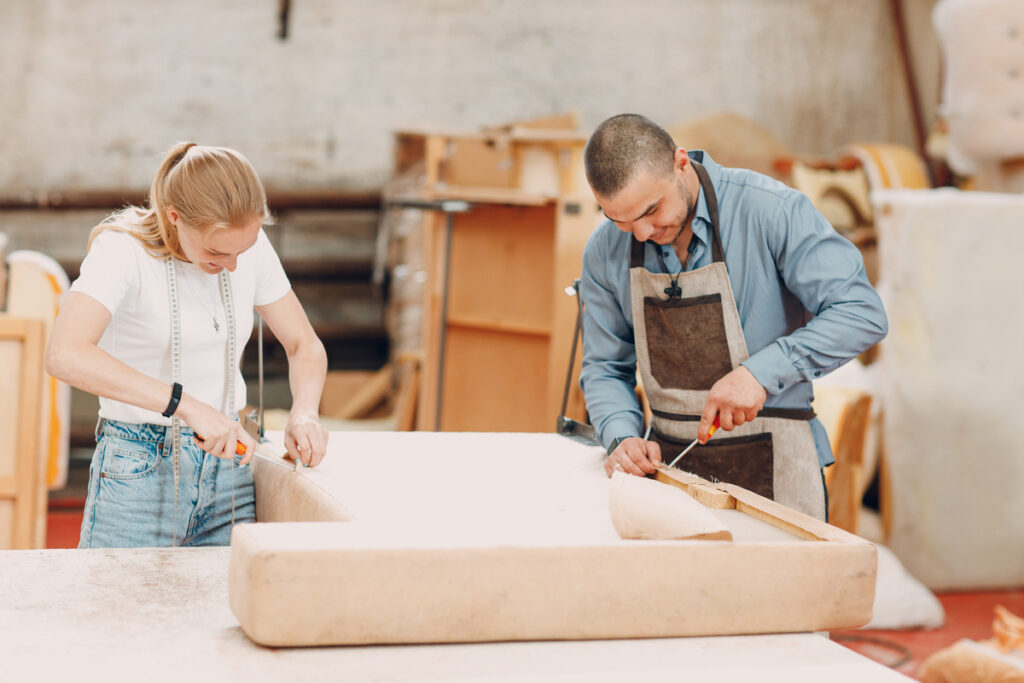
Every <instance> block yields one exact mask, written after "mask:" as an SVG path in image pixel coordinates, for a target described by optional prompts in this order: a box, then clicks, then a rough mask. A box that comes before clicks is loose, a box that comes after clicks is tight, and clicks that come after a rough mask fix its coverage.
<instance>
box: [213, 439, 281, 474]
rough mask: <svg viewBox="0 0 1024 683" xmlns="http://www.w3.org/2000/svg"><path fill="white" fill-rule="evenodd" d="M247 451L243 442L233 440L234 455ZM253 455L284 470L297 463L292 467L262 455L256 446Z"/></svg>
mask: <svg viewBox="0 0 1024 683" xmlns="http://www.w3.org/2000/svg"><path fill="white" fill-rule="evenodd" d="M193 437H195V440H196V441H202V440H203V437H201V436H199V435H198V434H193ZM247 452H248V449H247V448H246V447H245V444H244V443H242V442H241V441H236V442H235V455H245V454H246V453H247ZM253 455H254V456H255V457H257V458H260V459H262V460H266V461H267V462H270V463H273V464H275V465H277V466H278V467H283V468H285V469H286V470H293V471H294V470H295V469H297V468H298V463H296V465H295V466H294V467H293V466H292V465H289V464H288V463H286V462H285V461H284V460H282V459H280V458H272V457H270V456H269V455H264V454H263V453H260V449H259V448H258V447H257V448H256V452H255V453H253Z"/></svg>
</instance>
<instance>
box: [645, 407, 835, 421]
mask: <svg viewBox="0 0 1024 683" xmlns="http://www.w3.org/2000/svg"><path fill="white" fill-rule="evenodd" d="M651 413H652V414H654V415H657V416H658V417H663V418H665V419H666V420H676V421H678V422H698V421H699V420H700V415H684V414H682V413H669V412H666V411H664V410H653V409H652V410H651ZM757 416H758V417H774V418H781V419H784V420H804V421H809V420H813V419H814V418H815V417H817V414H816V413H815V412H814V411H813V410H812V409H810V408H762V409H761V410H760V412H758V413H757Z"/></svg>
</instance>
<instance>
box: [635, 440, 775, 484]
mask: <svg viewBox="0 0 1024 683" xmlns="http://www.w3.org/2000/svg"><path fill="white" fill-rule="evenodd" d="M651 440H652V441H654V442H655V443H657V444H658V446H660V447H661V459H662V461H663V462H665V463H670V462H672V459H673V458H675V457H676V456H677V455H679V452H680V451H682V450H683V449H684V448H686V447H687V446H688V445H690V442H688V441H685V442H684V441H680V440H678V439H674V438H672V437H670V436H665V435H664V434H660V433H659V432H657V431H652V432H651ZM676 467H677V468H678V469H681V470H684V471H686V472H691V473H693V474H696V475H697V476H698V477H703V478H704V479H708V480H711V481H714V480H715V479H717V480H719V481H723V482H726V483H729V484H735V485H736V486H740V487H743V488H745V489H747V490H748V491H753V492H754V493H756V494H758V495H761V496H764V497H765V498H768V499H771V500H774V499H775V486H774V472H775V469H774V467H775V466H774V454H773V450H772V435H771V433H770V432H765V433H763V434H750V435H748V436H734V437H722V436H717V437H715V438H713V439H711V440H710V441H708V442H707V443H706V444H704V445H703V446H701V445H699V444H698V445H697V446H695V447H694V449H693V450H692V451H690V452H689V453H687V454H686V455H685V456H683V459H682V460H680V461H679V462H678V463H676Z"/></svg>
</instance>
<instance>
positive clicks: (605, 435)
mask: <svg viewBox="0 0 1024 683" xmlns="http://www.w3.org/2000/svg"><path fill="white" fill-rule="evenodd" d="M638 432H639V430H638V429H637V426H636V425H635V424H633V421H632V420H630V419H628V418H623V417H618V418H613V419H611V420H609V421H608V423H607V424H606V425H605V426H604V429H602V430H601V445H603V446H604V447H605V449H607V448H608V447H609V446H611V445H612V442H613V441H615V439H628V438H629V437H631V436H640V434H639V433H638Z"/></svg>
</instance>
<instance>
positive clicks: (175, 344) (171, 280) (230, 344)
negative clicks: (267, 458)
mask: <svg viewBox="0 0 1024 683" xmlns="http://www.w3.org/2000/svg"><path fill="white" fill-rule="evenodd" d="M174 261H175V259H174V258H173V257H168V258H167V259H166V261H165V263H166V264H167V295H168V297H169V299H170V306H171V381H172V382H179V383H180V382H181V306H180V304H179V300H178V284H177V276H176V272H177V268H176V266H175V263H174ZM217 280H218V282H219V283H220V298H221V303H223V304H224V317H225V318H226V319H227V333H228V339H227V344H225V351H224V353H225V357H224V378H225V382H226V384H227V392H226V393H227V406H226V407H225V406H224V404H223V403H222V404H221V411H222V412H224V413H225V414H226V415H228V416H231V415H234V413H235V307H234V303H233V302H232V299H231V281H230V279H229V277H228V271H227V270H222V271H220V273H219V274H218V275H217ZM171 462H172V464H173V468H174V521H173V528H174V532H173V533H174V540H173V543H174V545H175V546H177V545H178V488H179V485H180V482H181V420H180V419H179V418H177V417H171ZM234 524H235V465H234V461H232V463H231V525H232V526H234ZM186 532H187V529H186Z"/></svg>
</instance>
